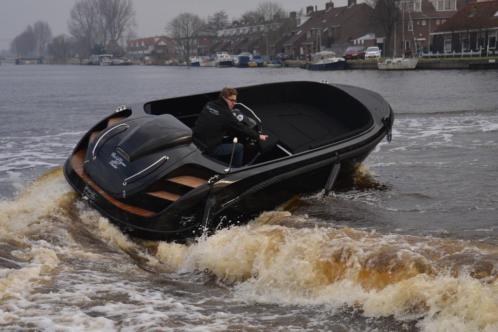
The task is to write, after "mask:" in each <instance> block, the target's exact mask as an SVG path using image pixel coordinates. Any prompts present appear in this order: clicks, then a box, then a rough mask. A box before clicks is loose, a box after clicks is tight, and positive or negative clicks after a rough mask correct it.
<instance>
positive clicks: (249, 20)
mask: <svg viewBox="0 0 498 332" xmlns="http://www.w3.org/2000/svg"><path fill="white" fill-rule="evenodd" d="M240 21H241V22H243V23H244V24H251V25H254V24H258V23H262V22H264V21H265V17H264V15H261V13H260V12H257V11H255V10H251V11H247V12H245V13H244V14H242V17H241V18H240Z"/></svg>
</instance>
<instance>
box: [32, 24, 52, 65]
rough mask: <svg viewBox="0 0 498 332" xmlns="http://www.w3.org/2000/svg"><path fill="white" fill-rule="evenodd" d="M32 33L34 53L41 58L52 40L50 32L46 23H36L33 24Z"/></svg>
mask: <svg viewBox="0 0 498 332" xmlns="http://www.w3.org/2000/svg"><path fill="white" fill-rule="evenodd" d="M33 33H34V36H35V41H36V53H37V55H38V56H43V55H44V54H45V52H46V51H47V45H48V43H50V40H51V39H52V30H51V29H50V26H49V25H48V23H47V22H42V21H38V22H36V23H35V24H33Z"/></svg>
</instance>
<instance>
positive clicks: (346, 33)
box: [284, 0, 383, 59]
mask: <svg viewBox="0 0 498 332" xmlns="http://www.w3.org/2000/svg"><path fill="white" fill-rule="evenodd" d="M372 12H373V9H372V7H370V6H369V5H367V4H365V3H361V4H357V3H356V0H349V3H348V6H343V7H335V6H334V3H333V2H332V1H331V2H328V3H326V4H325V9H324V10H316V8H315V9H314V8H313V6H309V7H307V8H306V15H307V17H308V18H307V20H306V21H305V22H304V23H302V24H301V25H299V26H298V27H297V28H296V30H295V31H294V33H293V35H292V37H290V38H289V39H288V40H287V41H286V42H285V43H284V50H285V54H286V55H287V56H289V57H291V58H296V59H297V58H301V59H307V58H309V57H310V56H311V54H313V53H316V52H319V51H321V50H324V49H329V50H332V51H334V52H336V53H337V54H339V55H341V54H343V53H344V51H345V49H346V48H347V47H348V46H351V45H364V46H373V45H377V44H379V43H382V42H383V39H382V37H380V35H381V34H382V33H381V28H380V26H378V24H376V23H375V22H373V20H371V17H372Z"/></svg>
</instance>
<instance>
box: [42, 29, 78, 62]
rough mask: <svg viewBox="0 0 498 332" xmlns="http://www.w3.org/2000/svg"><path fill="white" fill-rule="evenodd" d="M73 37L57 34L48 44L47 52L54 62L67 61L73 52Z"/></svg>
mask: <svg viewBox="0 0 498 332" xmlns="http://www.w3.org/2000/svg"><path fill="white" fill-rule="evenodd" d="M74 46H75V43H74V39H72V38H70V37H69V36H66V35H59V36H57V37H55V38H54V39H52V41H51V42H50V43H49V44H48V46H47V50H48V54H49V55H50V57H51V58H52V61H53V62H55V63H67V60H68V59H69V58H70V57H71V56H73V53H74V49H75V48H74Z"/></svg>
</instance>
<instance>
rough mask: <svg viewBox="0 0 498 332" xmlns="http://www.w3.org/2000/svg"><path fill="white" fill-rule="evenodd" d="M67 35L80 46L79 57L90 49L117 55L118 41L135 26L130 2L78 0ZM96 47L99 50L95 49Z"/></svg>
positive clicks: (87, 53) (118, 0)
mask: <svg viewBox="0 0 498 332" xmlns="http://www.w3.org/2000/svg"><path fill="white" fill-rule="evenodd" d="M68 25H69V32H70V33H71V35H72V36H73V37H74V38H75V39H76V41H77V43H78V45H80V47H81V50H80V52H81V53H82V56H88V55H90V53H91V52H92V49H96V48H104V49H106V48H107V49H109V51H111V52H119V51H120V47H119V43H120V41H122V40H124V37H125V36H126V33H128V32H130V31H132V29H133V27H134V26H135V10H134V9H133V2H132V0H79V1H78V2H77V3H76V4H75V5H74V7H73V8H72V10H71V16H70V20H69V22H68ZM99 45H100V47H98V46H99Z"/></svg>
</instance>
